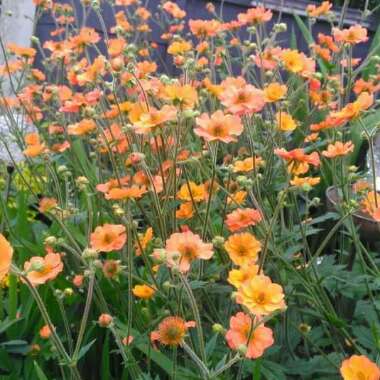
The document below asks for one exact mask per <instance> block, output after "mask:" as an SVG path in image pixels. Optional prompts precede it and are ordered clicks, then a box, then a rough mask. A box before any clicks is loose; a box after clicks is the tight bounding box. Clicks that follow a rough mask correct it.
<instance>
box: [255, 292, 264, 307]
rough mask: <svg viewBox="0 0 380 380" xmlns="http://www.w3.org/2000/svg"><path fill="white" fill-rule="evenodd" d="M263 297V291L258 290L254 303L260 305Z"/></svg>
mask: <svg viewBox="0 0 380 380" xmlns="http://www.w3.org/2000/svg"><path fill="white" fill-rule="evenodd" d="M265 298H266V297H265V292H259V294H258V295H257V296H256V303H258V304H259V305H262V304H263V303H265Z"/></svg>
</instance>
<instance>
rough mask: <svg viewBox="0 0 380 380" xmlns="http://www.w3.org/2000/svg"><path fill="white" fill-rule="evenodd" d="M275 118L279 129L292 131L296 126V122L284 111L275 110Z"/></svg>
mask: <svg viewBox="0 0 380 380" xmlns="http://www.w3.org/2000/svg"><path fill="white" fill-rule="evenodd" d="M276 120H277V125H278V128H279V129H280V130H281V131H286V132H288V131H294V130H295V129H296V128H297V122H296V121H295V120H294V119H293V118H292V116H291V115H289V114H288V113H286V112H277V113H276Z"/></svg>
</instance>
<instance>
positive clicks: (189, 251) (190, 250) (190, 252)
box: [181, 245, 196, 259]
mask: <svg viewBox="0 0 380 380" xmlns="http://www.w3.org/2000/svg"><path fill="white" fill-rule="evenodd" d="M181 253H182V256H183V257H186V258H188V259H193V258H195V257H196V253H195V250H194V247H191V246H188V245H185V246H184V247H183V248H182V250H181Z"/></svg>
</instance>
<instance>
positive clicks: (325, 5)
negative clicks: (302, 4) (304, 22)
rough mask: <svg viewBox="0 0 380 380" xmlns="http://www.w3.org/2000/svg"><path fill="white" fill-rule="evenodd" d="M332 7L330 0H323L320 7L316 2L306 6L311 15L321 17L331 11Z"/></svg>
mask: <svg viewBox="0 0 380 380" xmlns="http://www.w3.org/2000/svg"><path fill="white" fill-rule="evenodd" d="M331 8H332V4H331V3H330V2H329V1H323V2H322V4H321V5H320V6H319V7H317V6H316V5H314V4H309V5H308V6H307V7H306V12H307V14H308V16H309V17H319V16H323V15H325V14H327V13H329V11H330V9H331Z"/></svg>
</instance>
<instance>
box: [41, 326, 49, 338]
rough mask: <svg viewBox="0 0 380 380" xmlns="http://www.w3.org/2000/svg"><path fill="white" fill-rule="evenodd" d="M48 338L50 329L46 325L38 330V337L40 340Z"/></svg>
mask: <svg viewBox="0 0 380 380" xmlns="http://www.w3.org/2000/svg"><path fill="white" fill-rule="evenodd" d="M50 336H51V330H50V327H49V326H48V325H44V326H42V327H41V329H40V337H41V338H42V339H49V338H50Z"/></svg>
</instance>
